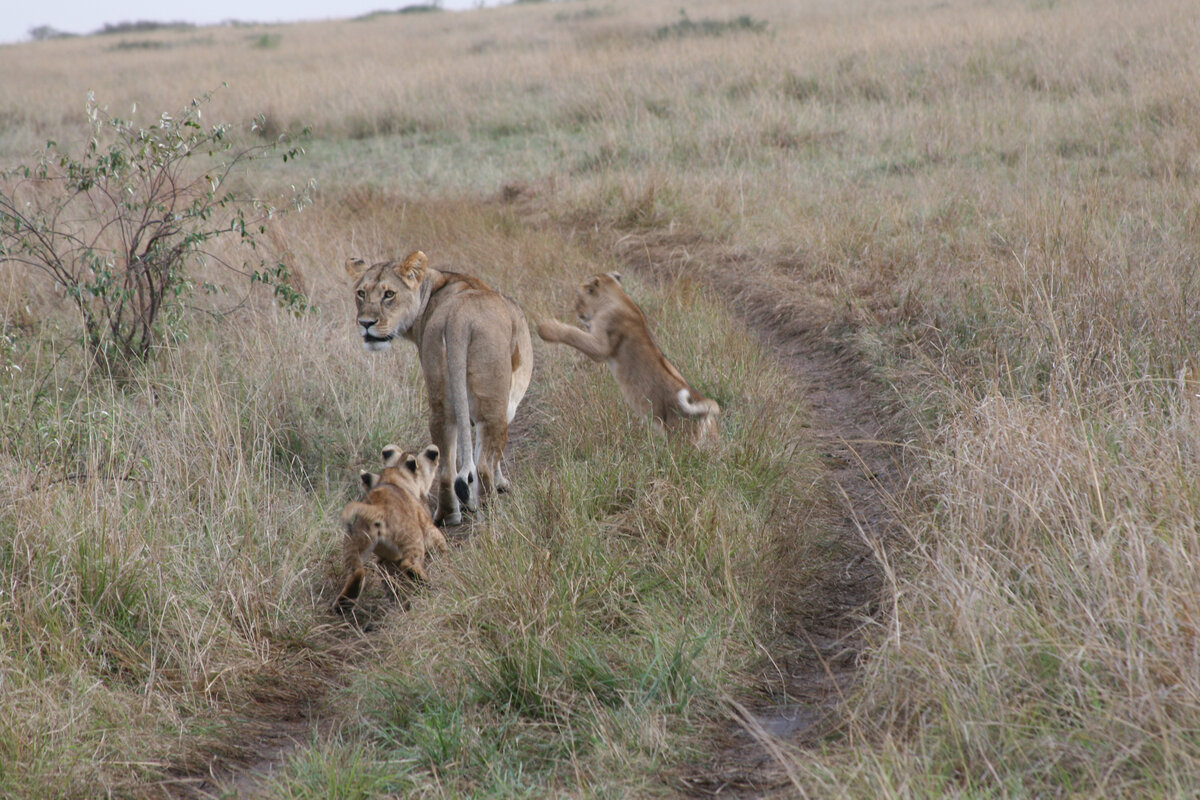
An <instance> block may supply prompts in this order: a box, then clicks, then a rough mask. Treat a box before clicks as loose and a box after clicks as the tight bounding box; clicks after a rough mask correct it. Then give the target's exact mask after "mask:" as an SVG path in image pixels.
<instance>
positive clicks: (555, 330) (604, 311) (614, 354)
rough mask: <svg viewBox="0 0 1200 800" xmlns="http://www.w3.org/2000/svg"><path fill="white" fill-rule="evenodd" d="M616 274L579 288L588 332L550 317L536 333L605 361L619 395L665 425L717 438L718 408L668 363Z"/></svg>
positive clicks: (577, 308) (579, 303)
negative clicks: (686, 428)
mask: <svg viewBox="0 0 1200 800" xmlns="http://www.w3.org/2000/svg"><path fill="white" fill-rule="evenodd" d="M620 278H621V276H620V275H619V274H618V273H616V272H610V273H608V274H607V275H595V276H593V277H591V278H588V279H587V280H586V281H584V283H583V284H582V285H581V286H580V287H579V293H578V294H577V295H576V296H575V313H576V314H578V315H579V319H580V320H581V321H582V322H583V324H584V326H585V328H586V330H581V329H579V328H576V327H573V326H571V325H564V324H563V323H561V322H559V321H558V320H553V319H549V320H543V321H542V322H540V323H538V335H539V336H541V337H542V338H543V339H545V340H546V341H547V342H561V343H563V344H569V345H571V346H572V347H574V348H575V349H576V350H579V351H580V352H582V353H583V354H584V355H586V356H587V357H588V358H590V359H592V360H593V361H604V362H607V363H608V366H609V369H611V370H612V374H613V377H614V378H616V379H617V385H618V386H619V387H620V388H621V396H622V397H623V398H625V402H626V403H628V404H629V405H630V407H631V408H633V409H634V410H635V411H637V412H639V413H642V414H651V415H652V416H653V418H654V419H655V420H656V421H657V422H658V423H660V424H662V425H663V426H664V427H666V428H667V429H672V428H675V427H677V426H678V425H680V424H681V423H682V424H687V425H690V426H692V428H693V430H692V433H693V436H694V437H695V439H696V440H701V439H712V438H715V437H716V433H717V415H718V414H720V412H721V408H720V406H718V405H717V402H716V401H715V400H710V399H708V398H707V397H704V396H702V395H701V394H700V393H699V392H697V391H696V390H695V389H693V388H692V387H691V386H689V385H688V383H687V381H685V380H684V379H683V376H682V375H680V374H679V370H677V369H675V367H674V366H672V364H671V362H670V361H667V357H666V356H664V355H663V353H662V350H660V349H659V347H658V345H657V344H656V343H655V341H654V337H653V336H652V335H651V334H650V328H649V326H648V325H647V324H646V315H645V314H643V313H642V310H641V309H640V308H638V306H637V304H636V303H634V302H633V301H632V300H630V299H629V295H627V294H625V291H624V290H623V289H622V288H621V284H620V283H619V281H620Z"/></svg>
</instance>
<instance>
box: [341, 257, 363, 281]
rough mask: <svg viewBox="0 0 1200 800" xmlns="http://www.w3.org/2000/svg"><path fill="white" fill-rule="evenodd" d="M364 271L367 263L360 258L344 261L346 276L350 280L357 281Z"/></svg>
mask: <svg viewBox="0 0 1200 800" xmlns="http://www.w3.org/2000/svg"><path fill="white" fill-rule="evenodd" d="M366 271H367V262H365V261H363V260H362V259H361V258H347V259H346V274H347V275H349V276H350V279H351V280H355V281H356V280H358V279H359V278H361V277H362V276H363V273H364V272H366Z"/></svg>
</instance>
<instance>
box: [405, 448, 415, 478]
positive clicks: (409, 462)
mask: <svg viewBox="0 0 1200 800" xmlns="http://www.w3.org/2000/svg"><path fill="white" fill-rule="evenodd" d="M404 468H405V469H406V470H408V471H409V472H411V473H412V474H413V475H416V474H417V457H416V456H414V455H413V454H412V453H409V454H408V457H407V458H405V459H404Z"/></svg>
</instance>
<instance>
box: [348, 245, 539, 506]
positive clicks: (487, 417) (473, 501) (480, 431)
mask: <svg viewBox="0 0 1200 800" xmlns="http://www.w3.org/2000/svg"><path fill="white" fill-rule="evenodd" d="M346 272H348V273H349V274H350V277H351V278H352V279H353V280H354V296H355V298H356V300H357V303H358V330H359V333H360V334H361V336H362V340H363V346H364V347H365V348H366V349H368V350H386V349H388V347H390V346H391V343H392V340H393V339H395V338H396V337H397V336H403V337H404V338H406V339H408V340H409V341H411V342H413V343H414V344H416V346H417V351H418V353H419V354H420V358H421V371H422V372H423V373H424V375H425V387H426V389H427V391H428V392H429V432H430V434H431V435H432V436H433V441H434V444H436V445H437V446H438V447H439V448H441V452H442V465H441V471H440V475H439V478H440V484H439V488H438V507H437V522H439V523H441V524H445V525H457V524H458V523H459V522H461V521H462V513H461V510H460V506H459V501H460V500H461V502H462V503H463V504H465V505H466V506H467V508H469V509H471V510H474V509H475V508H476V507H477V505H478V501H479V498H480V497H481V495H482V496H487V495H489V494H491V493H492V491H494V490H496V489H499V490H501V491H503V490H504V489H507V488H508V482H507V481H506V480H505V478H504V475H503V474H502V473H501V471H500V456H501V455H502V454H503V453H504V445H505V444H506V443H507V441H508V424H509V423H510V422H512V419H513V416H514V415H515V414H516V413H517V405H518V404H519V403H520V402H521V398H522V397H524V396H525V390H526V389H527V388H529V379H530V377H531V376H532V374H533V344H532V342H531V341H530V337H529V326H528V324H526V322H525V314H524V313H522V311H521V309H520V308H518V307H517V304H516V303H514V302H513V301H512V300H510V299H508V298H507V297H504V296H502V295H500V294H497V293H496V292H494V291H493V290H492V289H490V288H488V286H487V285H486V284H485V283H484V282H483V281H481V280H479V279H477V278H472V277H470V276H467V275H461V274H459V273H457V272H442V271H440V270H436V269H434V268H433V267H430V266H429V262H428V259H427V258H426V257H425V254H424V253H422V252H421V251H420V250H417V251H415V252H413V253H410V254H409V255H408V257H407V258H405V259H404V260H403V261H399V262H397V261H384V262H382V263H379V264H374V265H371V266H368V265H367V263H366V262H365V261H362V260H361V259H357V258H352V259H349V260H348V261H347V262H346ZM472 424H473V425H474V426H475V437H474V441H472V436H471V426H472Z"/></svg>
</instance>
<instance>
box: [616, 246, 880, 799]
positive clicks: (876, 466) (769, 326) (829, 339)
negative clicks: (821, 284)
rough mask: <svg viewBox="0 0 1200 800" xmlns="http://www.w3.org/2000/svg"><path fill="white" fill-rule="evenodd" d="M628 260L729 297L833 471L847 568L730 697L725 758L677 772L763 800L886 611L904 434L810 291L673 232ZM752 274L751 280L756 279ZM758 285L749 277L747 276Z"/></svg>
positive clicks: (811, 592)
mask: <svg viewBox="0 0 1200 800" xmlns="http://www.w3.org/2000/svg"><path fill="white" fill-rule="evenodd" d="M617 247H618V252H619V254H620V258H621V260H622V261H624V262H625V263H626V264H627V265H628V266H629V267H630V268H631V269H633V270H636V271H637V272H638V273H640V274H642V275H644V276H658V277H662V276H694V277H699V278H700V279H701V280H702V281H703V282H704V283H706V284H708V285H709V286H710V287H712V288H713V289H715V290H716V291H717V292H718V293H719V294H721V295H722V296H724V297H726V298H728V299H727V303H726V305H727V308H728V309H729V310H730V312H731V313H732V314H733V315H734V316H735V318H737V319H738V320H740V321H741V322H742V323H743V324H745V325H746V327H747V328H748V329H749V330H751V331H753V332H754V333H755V334H756V335H757V336H758V337H759V338H760V339H761V341H762V342H763V344H764V345H765V346H766V348H767V349H768V351H769V352H770V353H772V354H773V355H774V356H775V358H776V359H777V361H778V362H779V363H780V364H781V365H782V366H783V367H784V368H785V369H786V370H787V372H788V374H789V375H790V377H791V379H792V381H793V382H794V384H795V387H796V391H797V392H798V393H800V396H803V397H806V398H807V399H808V402H809V404H810V406H811V418H810V422H811V428H810V429H809V431H808V438H809V440H810V442H812V444H813V445H814V446H815V447H816V448H817V449H818V451H819V452H820V454H821V460H822V463H823V465H824V466H825V468H826V478H827V482H828V489H829V493H828V497H829V507H828V508H827V509H824V512H825V513H824V515H823V524H825V525H827V526H830V528H832V530H831V531H828V532H830V533H832V534H833V536H834V538H835V539H836V540H838V541H839V542H841V544H842V548H841V549H840V550H839V551H838V558H840V559H841V563H840V565H838V566H837V568H836V569H831V570H828V571H827V573H826V574H825V576H824V577H823V579H822V580H821V585H820V586H818V587H808V588H807V590H805V591H804V592H803V597H804V598H805V599H806V606H805V607H803V608H795V609H791V610H790V614H789V617H790V618H789V620H788V622H789V627H790V630H789V631H787V632H786V634H785V636H784V638H785V639H786V640H789V641H785V642H783V643H782V644H783V645H784V646H783V647H782V650H783V651H785V652H784V653H783V654H774V656H773V658H772V659H771V661H772V662H773V663H772V664H771V668H770V669H769V670H764V673H763V680H762V686H761V687H760V688H761V695H760V696H758V697H756V698H754V699H753V700H752V701H741V702H739V701H738V700H736V699H733V698H731V699H730V708H731V716H732V717H735V718H736V719H735V720H732V721H731V722H730V724H729V725H728V726H727V728H726V730H725V731H724V736H723V738H722V740H721V741H719V742H718V743H717V748H716V752H715V754H714V755H713V756H712V758H711V759H708V760H706V761H704V762H702V763H697V764H692V765H689V766H688V767H687V768H686V769H685V770H684V772H683V773H682V775H681V776H680V779H679V784H680V787H681V788H682V789H683V790H684V792H685V793H687V794H691V795H696V796H720V797H761V796H772V795H775V794H777V793H785V792H786V790H787V789H788V788H790V787H789V781H788V776H787V771H786V764H785V761H786V759H783V758H780V754H781V753H782V752H783V750H785V749H794V748H795V747H803V746H805V745H811V744H813V743H815V742H817V741H818V740H819V739H820V738H821V736H822V735H823V733H825V732H826V731H827V730H828V729H829V727H830V726H831V725H833V724H836V719H837V710H838V705H839V701H840V698H841V697H842V696H843V694H844V691H845V690H846V689H847V688H848V687H849V686H850V684H851V683H852V682H853V680H854V676H855V673H856V669H857V666H858V663H859V658H860V650H861V641H860V636H859V631H860V630H861V627H862V624H863V621H864V619H866V618H867V617H875V616H877V615H878V613H879V605H880V600H881V599H882V591H883V574H882V570H881V569H880V566H879V564H878V561H877V560H876V558H875V556H874V549H873V546H872V545H873V544H874V543H877V542H880V541H884V540H886V539H888V538H889V537H890V536H891V535H893V531H894V522H893V520H892V515H891V513H890V510H889V503H888V498H890V497H891V496H893V495H894V493H895V492H896V490H897V489H898V487H899V486H900V482H901V477H900V475H901V472H900V469H899V466H898V463H897V462H898V450H897V448H896V447H895V446H894V444H892V443H894V442H896V441H897V439H898V437H897V435H896V433H895V426H894V424H893V422H892V420H890V419H889V416H888V414H887V413H886V410H885V404H884V403H883V402H882V401H881V398H880V392H881V389H880V386H879V384H878V382H876V381H874V380H872V379H871V377H870V374H869V372H868V370H867V369H866V367H865V366H864V365H863V364H862V363H861V362H860V361H859V360H858V359H856V358H855V356H854V355H853V354H852V353H851V352H850V350H849V348H848V347H846V346H844V345H843V344H842V343H841V342H839V340H838V339H837V337H836V336H834V335H832V334H831V333H830V332H829V331H827V330H824V329H822V328H821V327H820V326H819V325H818V324H817V323H816V322H815V321H816V320H820V319H821V318H822V316H824V315H823V314H822V313H821V312H820V311H819V310H818V309H816V308H814V307H811V306H807V305H806V300H805V298H807V297H808V296H810V292H811V289H810V287H808V286H805V285H804V284H802V283H799V282H797V281H795V280H794V279H789V277H788V276H787V274H786V273H785V272H783V271H781V270H778V269H776V268H774V267H772V265H770V264H763V263H756V262H754V261H753V259H751V258H750V257H746V256H737V255H733V254H730V253H728V252H726V251H724V250H722V248H720V247H719V246H716V245H707V244H704V243H698V242H696V241H687V240H684V239H682V238H680V237H672V236H670V235H669V234H663V233H651V234H646V235H641V236H627V237H625V238H624V239H622V240H620V241H619V242H618V244H617ZM747 276H749V278H748V277H747ZM747 280H748V282H747Z"/></svg>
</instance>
